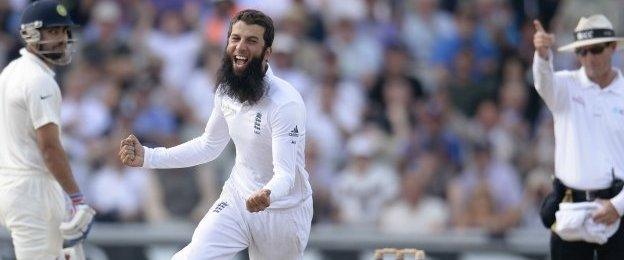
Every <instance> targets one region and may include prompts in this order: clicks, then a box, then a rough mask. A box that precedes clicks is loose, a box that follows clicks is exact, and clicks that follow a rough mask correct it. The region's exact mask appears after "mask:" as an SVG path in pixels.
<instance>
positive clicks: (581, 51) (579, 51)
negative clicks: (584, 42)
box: [574, 43, 609, 57]
mask: <svg viewBox="0 0 624 260" xmlns="http://www.w3.org/2000/svg"><path fill="white" fill-rule="evenodd" d="M608 46H609V44H608V43H605V44H600V45H594V46H592V47H589V48H576V49H575V50H574V52H575V53H576V55H579V56H582V57H585V56H586V55H587V53H588V52H591V54H593V55H598V54H601V53H602V52H603V51H604V49H605V48H607V47H608Z"/></svg>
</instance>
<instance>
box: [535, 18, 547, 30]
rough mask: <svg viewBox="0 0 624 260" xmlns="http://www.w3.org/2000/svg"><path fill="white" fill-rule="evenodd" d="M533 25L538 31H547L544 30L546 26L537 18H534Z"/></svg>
mask: <svg viewBox="0 0 624 260" xmlns="http://www.w3.org/2000/svg"><path fill="white" fill-rule="evenodd" d="M533 25H534V26H535V30H536V31H538V32H546V30H544V26H542V23H541V22H540V21H539V20H537V19H535V20H533Z"/></svg>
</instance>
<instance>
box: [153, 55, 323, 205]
mask: <svg viewBox="0 0 624 260" xmlns="http://www.w3.org/2000/svg"><path fill="white" fill-rule="evenodd" d="M265 81H266V83H267V84H268V87H269V89H268V93H267V94H266V95H265V96H264V97H262V99H261V100H260V101H258V103H256V104H254V105H248V104H246V103H245V104H241V103H240V102H238V101H236V100H234V99H232V98H230V97H227V96H224V95H222V94H220V93H218V92H217V94H216V95H215V101H214V108H213V110H212V114H211V116H210V119H209V120H208V123H207V124H206V129H205V131H204V134H203V135H201V136H199V137H197V138H195V139H193V140H191V141H188V142H186V143H184V144H181V145H178V146H175V147H172V148H162V147H160V148H154V149H151V148H147V147H145V161H144V167H147V168H179V167H189V166H194V165H198V164H201V163H206V162H208V161H211V160H213V159H215V158H216V157H217V156H219V154H220V153H221V152H222V151H223V149H224V148H225V146H226V145H227V143H228V142H229V140H230V137H231V138H232V140H233V141H234V145H235V146H236V162H235V164H234V168H233V169H232V173H231V175H230V178H229V179H228V180H227V182H226V184H225V185H226V186H230V188H233V190H236V192H237V193H238V195H239V196H240V197H242V198H243V199H246V198H248V197H249V196H250V195H251V194H252V193H253V192H255V191H258V190H259V189H262V188H266V189H269V190H271V196H270V200H271V206H270V208H289V207H293V206H296V205H298V204H299V203H300V202H302V201H304V200H305V199H306V198H308V197H310V196H311V194H312V189H311V187H310V183H309V182H308V173H307V171H306V170H305V168H304V167H305V160H304V148H305V129H306V128H305V121H306V119H305V112H306V110H305V105H304V103H303V100H302V98H301V95H299V93H298V92H297V90H295V88H293V87H292V86H291V85H290V84H288V83H287V82H286V81H284V80H282V79H280V78H278V77H276V76H274V75H273V72H272V71H271V68H270V67H269V68H268V70H267V72H266V74H265Z"/></svg>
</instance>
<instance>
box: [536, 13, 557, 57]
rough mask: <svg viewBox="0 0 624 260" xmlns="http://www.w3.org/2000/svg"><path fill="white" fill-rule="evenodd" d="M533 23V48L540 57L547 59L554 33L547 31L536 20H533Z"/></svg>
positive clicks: (553, 40)
mask: <svg viewBox="0 0 624 260" xmlns="http://www.w3.org/2000/svg"><path fill="white" fill-rule="evenodd" d="M533 25H534V26H535V34H534V35H533V45H534V46H535V50H536V51H537V54H538V55H539V56H540V57H542V59H548V50H549V49H550V47H552V46H553V45H554V44H555V35H554V34H552V33H547V32H546V30H544V27H543V26H542V23H540V21H538V20H533Z"/></svg>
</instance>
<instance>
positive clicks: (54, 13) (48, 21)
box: [20, 0, 75, 28]
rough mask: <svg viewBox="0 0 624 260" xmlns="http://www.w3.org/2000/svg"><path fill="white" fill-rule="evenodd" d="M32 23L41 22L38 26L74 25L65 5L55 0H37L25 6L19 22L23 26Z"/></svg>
mask: <svg viewBox="0 0 624 260" xmlns="http://www.w3.org/2000/svg"><path fill="white" fill-rule="evenodd" d="M33 23H38V24H41V25H40V27H39V28H49V27H56V26H69V27H73V26H75V24H74V22H72V20H71V18H70V17H69V13H68V12H67V9H66V8H65V6H63V5H62V4H61V3H59V2H58V1H55V0H39V1H36V2H33V3H31V4H30V5H28V7H26V9H25V10H24V13H22V18H21V21H20V24H21V25H22V26H24V25H26V24H33Z"/></svg>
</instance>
